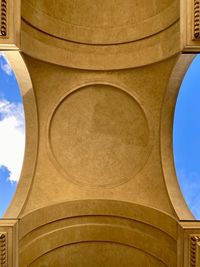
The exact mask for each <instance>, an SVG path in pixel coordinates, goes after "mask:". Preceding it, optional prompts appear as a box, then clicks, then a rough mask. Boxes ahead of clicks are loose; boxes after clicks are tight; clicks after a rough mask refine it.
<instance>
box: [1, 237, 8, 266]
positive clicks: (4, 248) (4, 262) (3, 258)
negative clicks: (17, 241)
mask: <svg viewBox="0 0 200 267" xmlns="http://www.w3.org/2000/svg"><path fill="white" fill-rule="evenodd" d="M7 266H8V265H7V234H6V233H0V267H7Z"/></svg>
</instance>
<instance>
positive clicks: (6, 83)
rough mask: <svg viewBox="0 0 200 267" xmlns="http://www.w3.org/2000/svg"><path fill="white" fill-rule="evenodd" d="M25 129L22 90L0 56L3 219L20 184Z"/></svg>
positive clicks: (0, 197) (0, 211)
mask: <svg viewBox="0 0 200 267" xmlns="http://www.w3.org/2000/svg"><path fill="white" fill-rule="evenodd" d="M24 128H25V125H24V111H23V105H22V98H21V95H20V91H19V87H18V84H17V81H16V78H15V75H14V72H13V70H12V68H11V67H10V65H9V63H8V62H7V60H6V59H5V58H4V57H3V55H2V54H1V53H0V217H2V215H3V213H4V211H5V210H6V208H7V206H8V205H9V203H10V200H11V199H12V196H13V194H14V192H15V190H16V187H17V182H18V180H19V176H20V172H21V167H22V162H23V155H24V147H25V129H24Z"/></svg>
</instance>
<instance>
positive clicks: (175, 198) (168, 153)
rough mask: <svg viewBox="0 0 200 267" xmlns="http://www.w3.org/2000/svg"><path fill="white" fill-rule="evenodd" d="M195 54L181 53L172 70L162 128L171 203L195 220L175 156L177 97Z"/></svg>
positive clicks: (183, 216)
mask: <svg viewBox="0 0 200 267" xmlns="http://www.w3.org/2000/svg"><path fill="white" fill-rule="evenodd" d="M194 57H195V56H194V55H189V54H188V55H186V54H185V55H184V54H182V55H180V56H179V58H178V60H177V62H176V65H175V67H174V69H173V71H172V74H171V77H170V79H169V83H168V86H167V90H166V94H165V98H164V101H163V107H162V113H161V128H160V142H161V143H160V146H161V147H160V149H161V160H162V169H163V175H164V179H165V183H166V187H167V191H168V194H169V198H170V200H171V203H172V205H173V207H174V209H175V212H176V214H177V216H178V218H179V219H180V220H193V219H194V216H193V215H192V213H191V211H190V209H189V208H188V206H187V204H186V202H185V199H184V197H183V195H182V192H181V190H180V186H179V183H178V179H177V176H176V171H175V166H174V157H173V139H172V138H173V121H174V110H175V105H176V99H177V96H178V92H179V89H180V87H181V83H182V80H183V78H184V76H185V73H186V71H187V69H188V67H189V66H190V64H191V62H192V60H193V59H194Z"/></svg>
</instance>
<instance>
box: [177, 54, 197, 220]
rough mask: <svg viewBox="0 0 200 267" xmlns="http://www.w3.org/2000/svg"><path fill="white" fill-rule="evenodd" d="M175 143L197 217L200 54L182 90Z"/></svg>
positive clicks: (189, 201) (181, 181) (181, 179)
mask: <svg viewBox="0 0 200 267" xmlns="http://www.w3.org/2000/svg"><path fill="white" fill-rule="evenodd" d="M173 146H174V160H175V167H176V173H177V177H178V180H179V184H180V187H181V190H182V193H183V195H184V197H185V200H186V202H187V204H188V206H189V207H190V209H191V211H192V213H193V214H194V216H195V217H196V219H200V56H197V57H196V58H195V59H194V61H193V63H192V64H191V65H190V68H189V69H188V71H187V73H186V75H185V78H184V80H183V82H182V85H181V88H180V91H179V95H178V98H177V104H176V109H175V117H174V131H173Z"/></svg>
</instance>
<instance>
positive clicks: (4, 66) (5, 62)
mask: <svg viewBox="0 0 200 267" xmlns="http://www.w3.org/2000/svg"><path fill="white" fill-rule="evenodd" d="M0 58H2V60H1V61H0V67H1V69H2V70H3V71H4V72H5V73H6V74H7V75H9V76H11V75H13V70H12V67H11V66H10V64H9V62H8V60H7V59H6V57H5V56H4V55H3V53H2V52H0Z"/></svg>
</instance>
